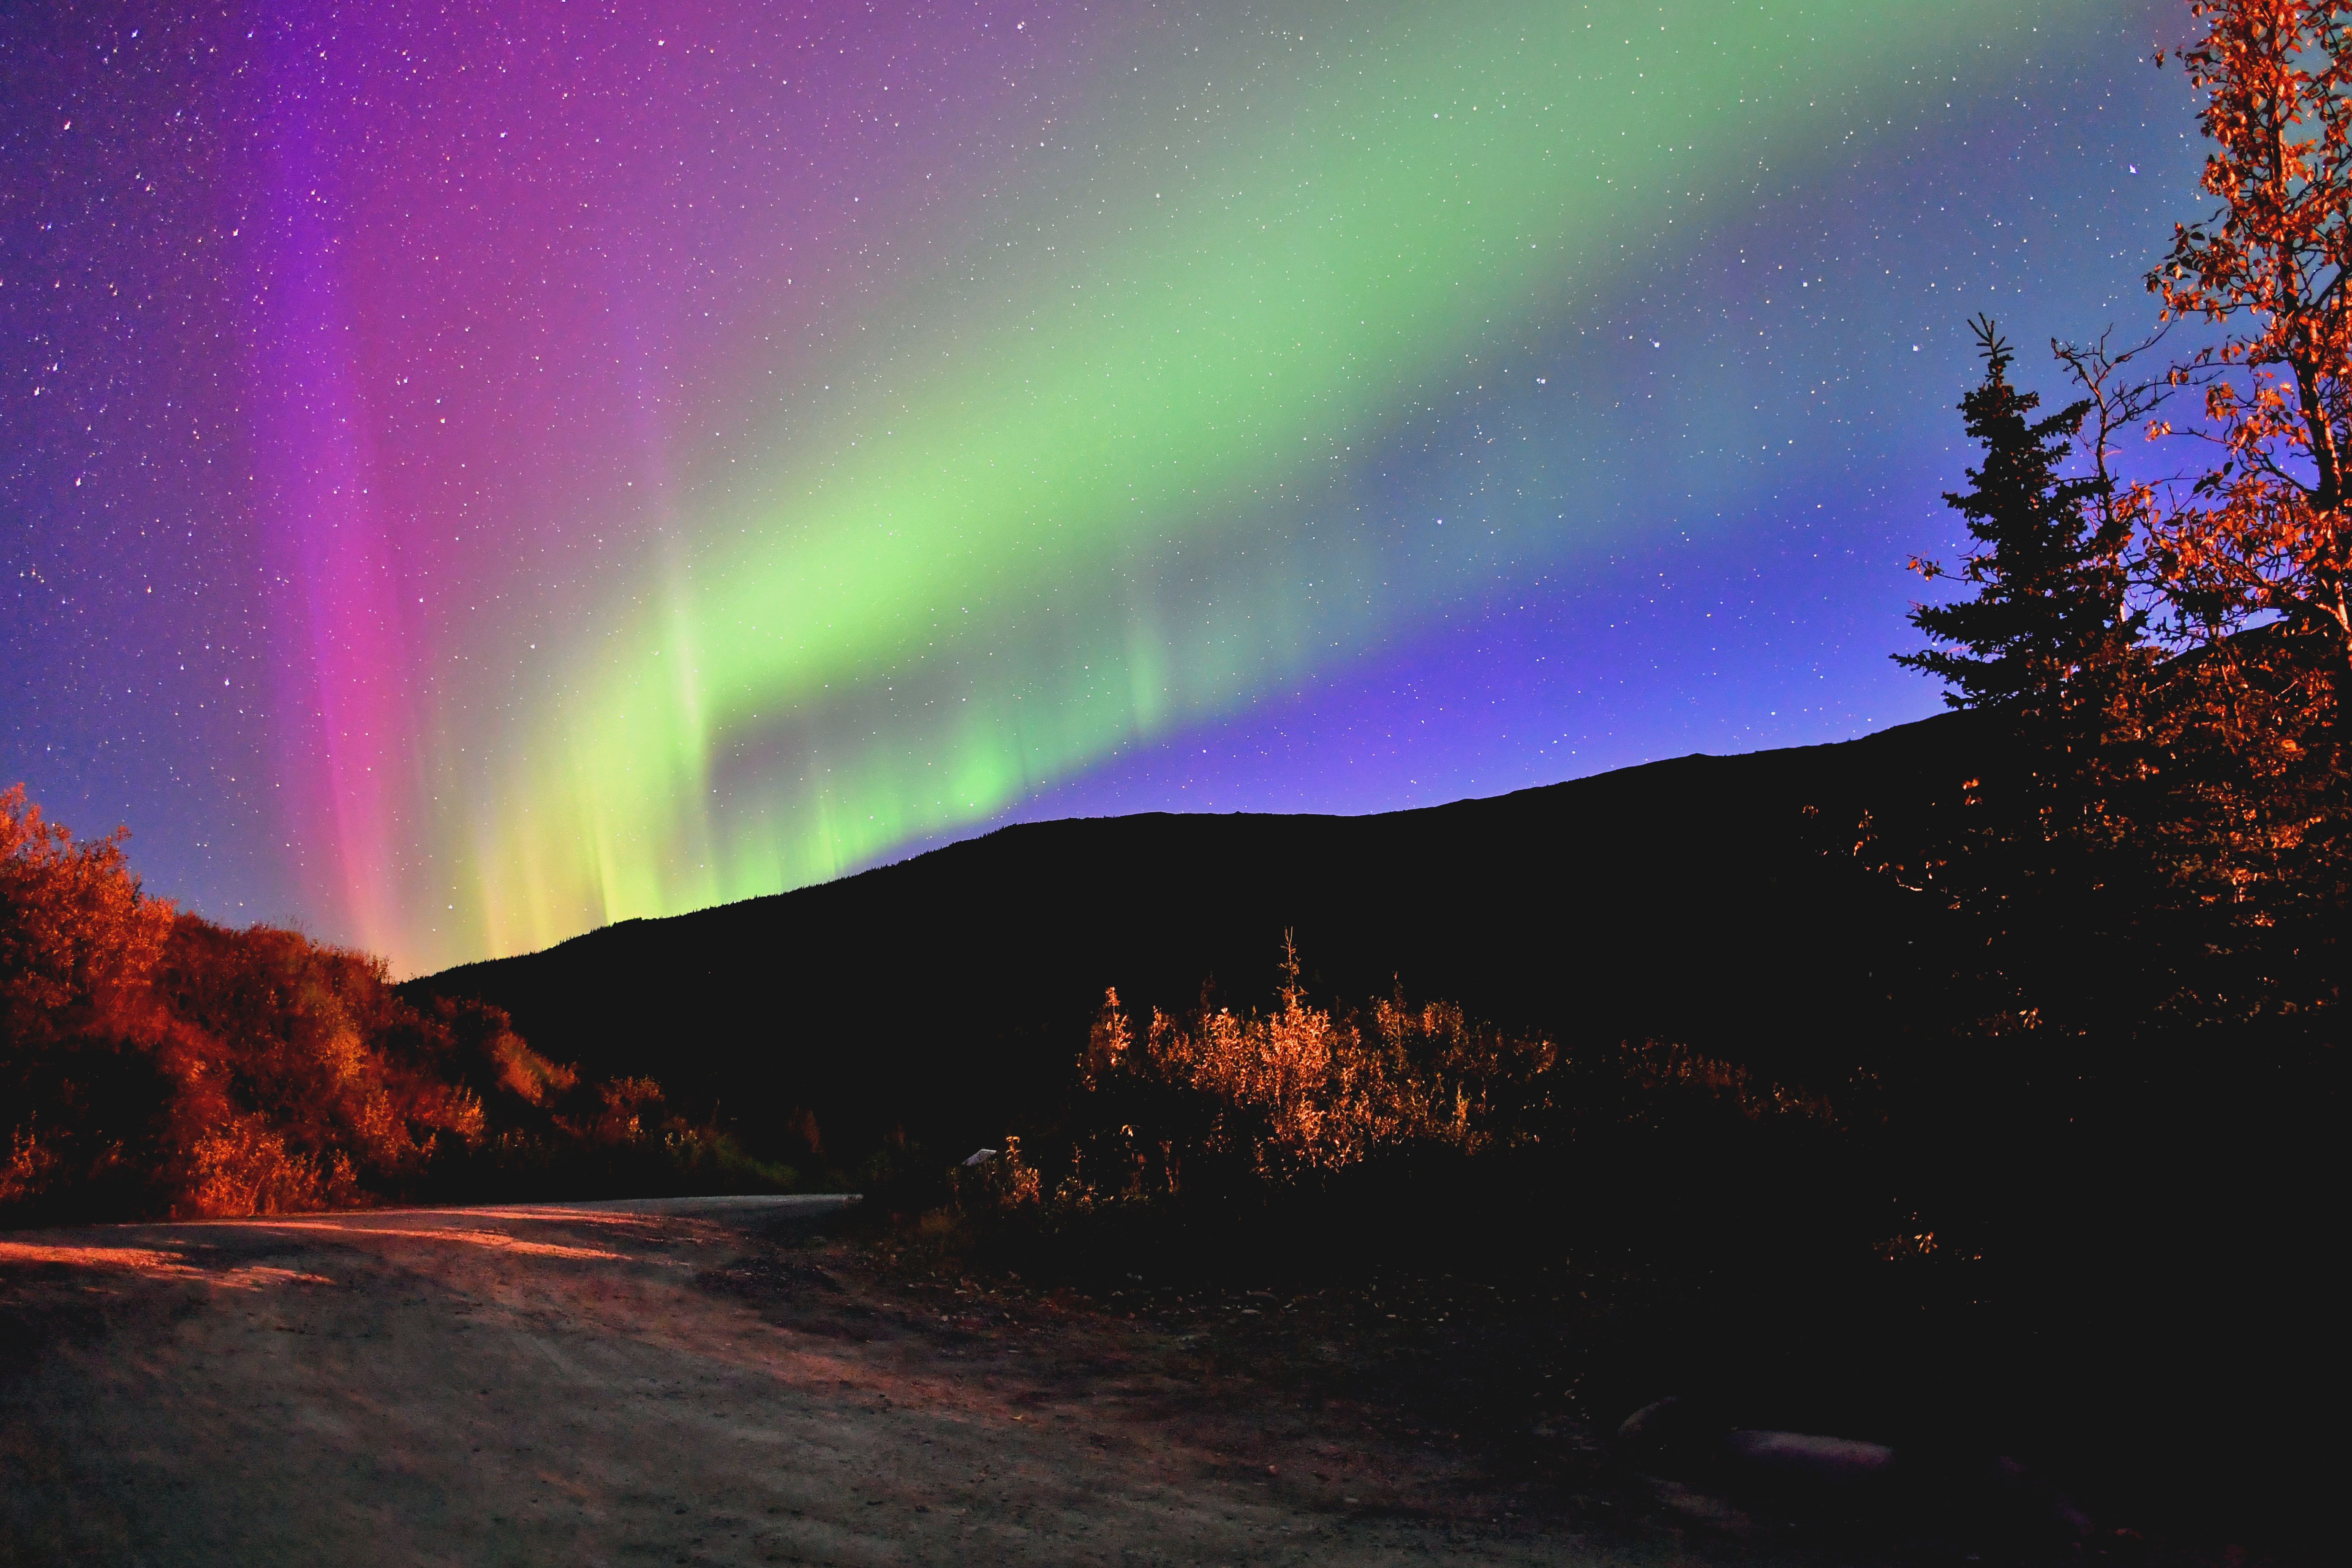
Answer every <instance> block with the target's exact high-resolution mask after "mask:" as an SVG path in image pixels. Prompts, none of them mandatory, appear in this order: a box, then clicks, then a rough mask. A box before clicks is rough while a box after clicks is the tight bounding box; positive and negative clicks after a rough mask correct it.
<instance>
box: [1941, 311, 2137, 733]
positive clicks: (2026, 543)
mask: <svg viewBox="0 0 2352 1568" xmlns="http://www.w3.org/2000/svg"><path fill="white" fill-rule="evenodd" d="M1971 325H1972V326H1973V327H1974V329H1975V331H1976V335H1977V342H1978V343H1979V345H1980V346H1981V352H1982V353H1983V355H1984V360H1985V378H1984V381H1983V383H1982V384H1980V385H1979V386H1977V387H1976V388H1974V389H1973V390H1971V391H1970V392H1969V394H1968V395H1967V396H1965V397H1963V398H1962V399H1961V400H1960V413H1961V415H1962V416H1963V417H1964V418H1965V419H1966V420H1967V426H1968V433H1969V437H1970V438H1972V439H1973V440H1975V441H1977V442H1978V443H1979V444H1980V445H1981V446H1982V447H1983V448H1984V460H1983V463H1982V465H1981V466H1980V467H1978V468H1970V469H1969V470H1968V477H1969V489H1968V490H1967V491H1966V492H1965V493H1963V494H1952V493H1947V494H1946V495H1945V497H1944V500H1945V501H1946V502H1947V503H1948V505H1950V506H1951V507H1953V508H1954V509H1955V510H1958V512H1959V513H1960V514H1961V515H1962V516H1963V517H1965V518H1967V519H1968V526H1969V537H1971V538H1972V539H1974V540H1975V541H1977V542H1978V543H1979V544H1980V545H1981V546H1983V548H1981V549H1979V550H1978V551H1975V552H1972V553H1970V554H1969V556H1968V557H1967V558H1966V560H1965V562H1964V563H1963V564H1962V566H1961V568H1960V570H1959V571H1958V572H1957V573H1952V572H1947V571H1946V570H1945V569H1944V568H1943V567H1942V566H1940V565H1938V564H1937V563H1933V562H1920V561H1915V562H1913V563H1912V566H1913V569H1914V570H1915V571H1917V572H1918V573H1919V574H1921V575H1922V576H1924V577H1927V578H1928V579H1930V580H1934V579H1937V578H1949V579H1953V580H1956V581H1958V582H1963V583H1967V584H1972V585H1973V586H1974V587H1975V588H1976V590H1977V593H1976V595H1975V597H1973V598H1969V599H1964V600H1961V601H1959V602H1958V603H1956V604H1950V605H1916V606H1915V607H1914V608H1913V610H1912V612H1911V624H1912V625H1913V626H1917V627H1918V628H1919V629H1920V630H1921V631H1923V632H1926V633H1927V636H1928V637H1931V638H1933V639H1934V640H1935V641H1936V642H1937V643H1938V644H1941V645H1943V646H1941V647H1931V648H1928V649H1927V650H1925V651H1922V652H1919V653H1906V654H1896V655H1895V662H1896V663H1897V664H1901V665H1906V666H1908V667H1909V668H1914V669H1922V670H1925V671H1927V673H1928V674H1930V675H1933V676H1936V677H1937V678H1938V679H1942V680H1945V681H1947V682H1948V683H1949V684H1950V686H1951V687H1952V689H1951V690H1949V691H1948V692H1946V693H1945V696H1944V700H1945V701H1947V702H1948V703H1949V704H1951V705H1952V706H1953V707H1955V708H1996V709H2001V710H2007V711H2009V712H2010V713H2011V714H2012V715H2013V716H2015V717H2016V718H2017V719H2018V720H2020V721H2021V722H2022V723H2023V724H2024V725H2025V726H2027V727H2028V728H2029V729H2039V730H2043V731H2045V732H2044V733H2043V734H2042V735H2040V736H2037V737H2033V738H2034V739H2038V740H2040V741H2042V742H2045V743H2054V744H2055V745H2056V747H2057V748H2058V749H2060V750H2064V751H2072V750H2074V744H2075V743H2076V742H2081V741H2085V740H2095V739H2096V738H2097V736H2098V734H2099V732H2100V731H2101V729H2102V728H2103V727H2104V726H2103V725H2102V723H2101V722H2100V720H2101V719H2103V718H2104V716H2105V715H2106V714H2107V713H2108V712H2109V710H2111V709H2112V706H2113V702H2114V700H2115V697H2116V693H2115V691H2114V690H2113V687H2114V685H2115V681H2116V677H2117V676H2118V675H2120V674H2121V673H2122V672H2123V671H2125V670H2126V669H2128V668H2132V667H2133V666H2134V665H2135V664H2136V663H2137V657H2138V656H2137V643H2138V633H2139V618H2138V617H2137V616H2136V615H2134V614H2133V613H2132V612H2131V610H2130V609H2129V607H2128V606H2127V605H2126V599H2125V593H2124V589H2125V575H2124V566H2123V559H2122V558H2123V551H2124V547H2125V545H2126V543H2127V542H2129V539H2130V526H2129V523H2128V521H2126V519H2125V518H2124V517H2123V516H2121V515H2120V514H2119V513H2118V512H2117V511H2116V509H2114V508H2112V507H2107V506H2104V505H2099V504H2096V503H2100V502H2103V501H2105V500H2107V499H2108V497H2109V496H2110V495H2111V494H2112V491H2113V489H2114V486H2113V482H2112V481H2111V480H2110V479H2107V478H2106V477H2105V475H2104V474H2101V473H2094V474H2090V475H2084V476H2081V477H2077V478H2072V479H2069V478H2064V477H2062V476H2061V475H2060V473H2059V468H2060V466H2061V465H2062V464H2063V462H2064V461H2065V460H2066V458H2067V456H2068V455H2069V453H2070V452H2071V451H2072V450H2073V449H2074V445H2075V442H2076V439H2077V437H2079V436H2080V435H2081V433H2082V428H2083V420H2084V416H2085V415H2086V414H2087V413H2088V412H2089V409H2090V406H2091V405H2090V403H2089V401H2088V400H2087V399H2086V400H2084V401H2083V402H2078V403H2074V404H2071V405H2068V406H2066V407H2064V408H2062V409H2060V410H2059V411H2058V412H2057V413H2055V414H2051V415H2047V416H2043V417H2042V418H2040V419H2034V418H2032V414H2033V413H2034V411H2035V410H2036V409H2037V408H2039V407H2040V406H2041V403H2042V399H2041V397H2040V395H2037V394H2035V393H2031V392H2022V391H2020V390H2019V389H2018V388H2016V387H2014V386H2012V385H2011V384H2010V382H2009V367H2010V364H2011V361H2012V360H2013V358H2014V357H2015V356H2014V354H2013V353H2012V352H2011V348H2010V345H2009V344H2008V342H2005V341H2004V340H2003V339H2002V338H2001V336H2000V332H1999V331H1998V330H1997V329H1996V328H1995V327H1994V324H1993V322H1992V321H1990V319H1989V318H1986V317H1983V316H1979V317H1978V318H1977V320H1976V321H1974V322H1973V323H1971ZM2051 731H2054V732H2051ZM2035 749H2039V748H2038V747H2037V748H2035Z"/></svg>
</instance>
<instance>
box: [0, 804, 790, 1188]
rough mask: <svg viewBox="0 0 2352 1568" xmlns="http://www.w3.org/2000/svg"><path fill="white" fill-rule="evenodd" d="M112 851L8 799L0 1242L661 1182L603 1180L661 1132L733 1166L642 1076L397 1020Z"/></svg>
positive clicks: (658, 1147)
mask: <svg viewBox="0 0 2352 1568" xmlns="http://www.w3.org/2000/svg"><path fill="white" fill-rule="evenodd" d="M122 837H123V836H122V835H121V833H117V834H114V835H112V836H110V837H106V838H102V839H98V840H95V841H93V842H90V843H86V844H77V843H75V842H74V840H73V838H72V836H71V835H70V834H68V832H66V830H65V829H63V828H62V827H59V826H56V825H55V824H52V823H49V822H47V821H45V820H44V819H43V817H42V816H41V814H40V812H39V810H38V809H37V807H35V806H32V805H28V804H26V800H25V795H24V791H23V789H22V787H21V786H19V787H17V788H16V789H11V790H9V791H7V792H5V794H0V1224H8V1223H26V1222H38V1221H43V1220H57V1219H69V1218H121V1217H129V1216H131V1215H176V1216H198V1215H204V1216H213V1215H247V1214H275V1213H283V1212H288V1211H291V1210H299V1209H311V1208H323V1207H337V1206H345V1205H357V1204H366V1203H373V1202H379V1201H382V1200H383V1199H386V1198H390V1197H395V1196H408V1195H416V1194H422V1193H425V1192H445V1193H446V1192H448V1191H451V1190H453V1188H454V1190H456V1191H457V1192H459V1193H460V1194H463V1193H464V1192H467V1191H468V1190H471V1191H475V1192H481V1191H483V1190H485V1189H496V1188H498V1187H499V1186H501V1185H502V1184H503V1185H511V1184H512V1180H513V1179H515V1178H516V1177H518V1175H520V1176H523V1177H526V1178H527V1179H528V1181H529V1183H530V1184H536V1185H537V1186H539V1187H546V1186H550V1185H553V1184H558V1183H562V1182H566V1181H570V1182H573V1183H577V1182H579V1181H583V1180H595V1179H603V1180H608V1181H609V1180H615V1179H626V1180H631V1181H635V1182H639V1183H644V1182H654V1183H658V1181H659V1180H660V1179H661V1173H660V1172H659V1171H658V1170H656V1169H652V1168H650V1167H649V1168H647V1169H646V1170H643V1171H640V1170H638V1169H636V1168H635V1166H634V1165H628V1168H627V1169H626V1171H625V1172H624V1171H623V1169H622V1166H621V1165H614V1161H615V1160H621V1161H622V1164H623V1165H627V1160H626V1158H625V1156H631V1155H632V1154H633V1153H634V1152H644V1153H645V1154H646V1155H647V1157H648V1158H649V1159H651V1160H654V1161H656V1162H657V1161H660V1160H663V1159H666V1158H668V1157H669V1154H670V1152H672V1151H670V1150H669V1149H668V1145H667V1144H666V1143H665V1142H664V1141H663V1139H664V1135H666V1136H667V1138H668V1140H669V1142H670V1143H676V1142H677V1140H678V1139H679V1138H681V1137H684V1138H686V1139H688V1142H690V1144H691V1147H685V1146H681V1147H680V1149H678V1150H677V1151H675V1152H676V1154H677V1159H676V1161H675V1162H674V1163H679V1164H680V1165H682V1166H703V1165H709V1166H711V1167H713V1168H714V1169H722V1168H723V1169H725V1170H729V1171H732V1170H733V1169H734V1168H735V1166H736V1165H739V1164H741V1163H742V1162H741V1161H740V1157H739V1156H737V1155H736V1154H735V1152H733V1151H732V1148H731V1146H730V1145H728V1144H727V1143H726V1142H725V1141H724V1140H723V1139H720V1138H719V1137H717V1135H716V1134H715V1132H713V1131H710V1130H702V1129H684V1128H681V1127H677V1126H673V1127H670V1128H667V1129H662V1130H657V1129H656V1128H655V1127H654V1126H653V1125H651V1118H652V1116H653V1114H654V1112H655V1110H656V1108H657V1107H658V1106H659V1104H660V1101H661V1090H660V1088H659V1087H658V1086H657V1085H656V1084H655V1083H654V1082H652V1080H650V1079H622V1080H619V1081H616V1082H612V1083H604V1084H583V1082H582V1081H581V1079H580V1075H579V1074H578V1073H577V1072H576V1071H575V1070H574V1069H572V1068H569V1067H565V1066H562V1065H561V1064H559V1063H556V1062H553V1061H551V1060H549V1059H548V1058H545V1057H543V1056H541V1055H540V1054H539V1053H538V1052H536V1051H534V1050H532V1049H531V1048H530V1046H529V1045H528V1044H526V1043H525V1042H524V1041H523V1039H522V1038H521V1037H520V1036H519V1035H517V1034H516V1033H515V1032H514V1028H513V1026H512V1023H511V1021H510V1020H509V1018H508V1016H507V1015H506V1014H504V1013H502V1012H500V1011H499V1009H497V1008H495V1007H489V1006H485V1005H482V1004H480V1003H478V1002H459V1001H451V1000H448V999H446V998H440V999H436V1000H435V1001H434V1002H433V1003H432V1004H431V1005H430V1006H429V1007H425V1008H419V1007H416V1006H412V1005H410V1004H409V1003H407V1002H406V1001H404V1000H403V999H402V998H401V997H400V996H399V995H398V994H396V993H395V992H394V990H393V988H392V985H391V984H390V978H389V976H388V974H387V973H386V972H385V968H384V964H383V961H382V960H381V959H378V958H375V957H373V956H371V955H369V954H366V953H362V952H352V951H350V950H348V949H343V948H336V947H329V946H326V945H323V944H321V943H319V942H312V941H311V940H310V938H308V937H306V936H303V935H302V934H301V933H299V931H280V930H277V929H274V928H271V927H268V926H254V927H250V928H247V929H246V930H243V931H232V930H229V929H227V928H226V927H222V926H217V925H215V924H213V923H212V922H210V921H204V920H200V919H197V918H195V917H194V916H192V915H177V914H175V913H174V912H173V908H172V906H171V905H170V904H169V903H167V902H165V901H163V900H157V899H151V898H148V897H146V896H145V895H144V894H143V893H142V891H141V889H140V887H139V882H138V879H136V878H135V877H134V876H133V875H132V874H131V870H130V868H129V867H128V865H127V863H126V862H125V860H124V858H123V855H122V847H121V845H122ZM599 1162H601V1164H600V1163H599ZM730 1162H731V1163H730ZM591 1167H594V1168H593V1169H592V1168H591ZM605 1167H611V1169H609V1170H606V1169H605ZM600 1171H601V1172H603V1175H602V1176H601V1177H599V1176H598V1174H597V1173H598V1172H600ZM567 1173H569V1174H567ZM752 1174H754V1175H757V1174H760V1173H757V1172H753V1173H752Z"/></svg>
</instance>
